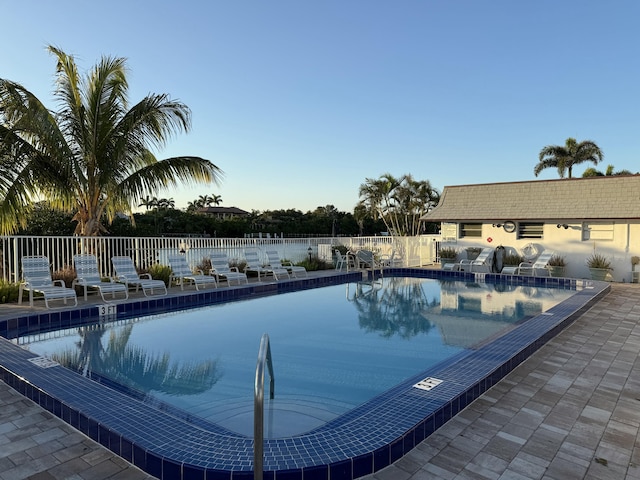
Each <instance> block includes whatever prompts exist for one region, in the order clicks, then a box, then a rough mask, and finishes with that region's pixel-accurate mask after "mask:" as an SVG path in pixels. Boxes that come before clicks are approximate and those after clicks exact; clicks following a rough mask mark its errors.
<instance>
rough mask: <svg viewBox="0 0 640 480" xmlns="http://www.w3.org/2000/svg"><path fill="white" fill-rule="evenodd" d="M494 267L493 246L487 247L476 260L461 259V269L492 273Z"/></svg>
mask: <svg viewBox="0 0 640 480" xmlns="http://www.w3.org/2000/svg"><path fill="white" fill-rule="evenodd" d="M492 268H493V247H485V248H483V249H482V251H481V252H480V254H479V255H478V256H477V257H476V258H475V259H474V260H460V270H464V271H465V272H485V273H490V272H491V270H492Z"/></svg>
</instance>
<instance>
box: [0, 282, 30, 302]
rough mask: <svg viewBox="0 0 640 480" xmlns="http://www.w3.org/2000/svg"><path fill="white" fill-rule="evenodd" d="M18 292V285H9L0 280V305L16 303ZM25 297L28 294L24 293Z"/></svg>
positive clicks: (9, 283)
mask: <svg viewBox="0 0 640 480" xmlns="http://www.w3.org/2000/svg"><path fill="white" fill-rule="evenodd" d="M19 292H20V284H19V283H11V282H5V281H4V280H0V303H9V302H17V301H18V293H19ZM25 295H28V293H26V294H25Z"/></svg>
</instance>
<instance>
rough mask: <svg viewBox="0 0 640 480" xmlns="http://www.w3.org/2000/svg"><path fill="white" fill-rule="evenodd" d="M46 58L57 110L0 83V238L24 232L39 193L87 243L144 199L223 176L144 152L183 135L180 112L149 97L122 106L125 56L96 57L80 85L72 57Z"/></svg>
mask: <svg viewBox="0 0 640 480" xmlns="http://www.w3.org/2000/svg"><path fill="white" fill-rule="evenodd" d="M49 52H50V53H52V54H53V55H54V56H55V57H56V59H57V67H56V74H57V89H56V91H55V96H56V97H57V99H58V101H59V104H60V109H59V110H58V111H57V112H51V111H49V110H48V109H46V108H45V106H44V105H43V104H42V103H41V102H40V100H38V99H37V98H36V97H35V96H34V95H33V94H32V93H30V92H29V91H28V90H27V89H26V88H24V87H23V86H21V85H19V84H17V83H15V82H11V81H9V80H5V79H0V201H1V203H0V234H10V233H12V232H14V231H15V230H16V229H17V228H18V227H19V226H21V225H25V224H26V222H27V218H28V209H27V208H25V206H27V207H28V206H29V205H31V204H32V203H33V201H34V199H35V198H37V197H38V195H40V196H42V197H44V198H46V199H47V200H48V201H49V202H50V203H51V205H52V206H53V207H55V208H57V209H60V210H63V211H73V212H75V216H74V217H73V218H74V220H76V221H77V222H78V223H77V227H76V233H77V234H80V235H85V236H90V235H99V234H100V233H103V232H106V228H105V226H104V225H103V224H102V222H103V218H104V219H105V220H106V221H107V222H109V223H110V222H111V221H112V220H113V219H114V218H115V216H116V214H117V213H119V212H127V213H131V204H138V203H140V201H141V200H142V199H143V196H144V195H145V194H147V193H149V192H153V191H156V190H158V189H160V188H167V187H175V186H176V185H177V184H178V183H188V184H189V183H214V184H217V183H218V182H219V180H220V179H221V176H222V171H221V170H220V169H219V168H218V167H217V166H216V165H214V164H213V163H212V162H210V161H209V160H206V159H203V158H200V157H194V156H181V157H173V158H168V159H164V160H161V161H160V160H158V159H157V158H156V157H155V155H154V154H153V153H152V152H151V148H152V147H153V148H159V147H162V146H164V145H165V144H166V142H167V140H168V139H169V138H170V137H171V136H172V135H173V134H174V133H177V132H182V131H184V132H188V131H189V129H190V127H191V112H190V110H189V108H188V107H187V106H186V105H184V104H183V103H181V102H178V101H174V100H171V99H170V98H169V97H168V96H167V95H166V94H161V95H157V94H151V95H148V96H146V97H145V98H143V99H142V100H141V101H140V102H138V103H137V104H135V105H133V107H131V108H129V105H128V99H127V92H128V83H127V80H126V75H125V74H126V65H125V63H126V62H125V59H124V58H112V57H103V58H102V59H101V61H100V62H99V63H98V64H97V65H96V66H94V67H93V69H92V70H91V71H90V72H89V73H88V74H87V75H86V76H85V77H81V76H80V74H79V73H78V69H77V67H76V63H75V60H74V58H73V57H72V56H69V55H67V54H65V53H64V52H62V51H61V50H59V49H57V48H55V47H53V46H50V47H49ZM131 217H132V218H133V216H132V215H131Z"/></svg>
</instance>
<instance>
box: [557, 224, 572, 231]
mask: <svg viewBox="0 0 640 480" xmlns="http://www.w3.org/2000/svg"><path fill="white" fill-rule="evenodd" d="M556 228H564V229H565V230H566V229H567V228H569V225H567V224H566V223H559V224H558V225H556Z"/></svg>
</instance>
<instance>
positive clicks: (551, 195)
mask: <svg viewBox="0 0 640 480" xmlns="http://www.w3.org/2000/svg"><path fill="white" fill-rule="evenodd" d="M638 218H640V175H628V176H608V177H607V176H605V177H589V178H570V179H560V180H536V181H532V182H509V183H485V184H479V185H457V186H450V187H444V190H443V192H442V195H441V197H440V203H439V204H438V206H437V207H436V208H434V209H433V210H432V211H431V212H429V213H427V214H425V215H424V216H423V217H422V220H425V221H429V222H461V221H492V220H554V221H555V220H562V219H567V220H569V219H584V220H595V219H597V220H604V219H608V220H614V219H638Z"/></svg>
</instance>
